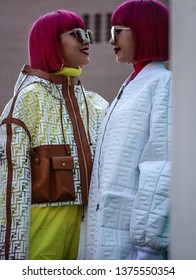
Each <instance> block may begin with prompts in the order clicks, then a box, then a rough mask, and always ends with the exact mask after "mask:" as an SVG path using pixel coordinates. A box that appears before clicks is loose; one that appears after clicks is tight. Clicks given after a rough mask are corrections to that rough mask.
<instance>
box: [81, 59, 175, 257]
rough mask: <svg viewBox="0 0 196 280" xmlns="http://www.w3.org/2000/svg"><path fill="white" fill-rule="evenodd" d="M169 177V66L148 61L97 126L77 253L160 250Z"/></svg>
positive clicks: (165, 229)
mask: <svg viewBox="0 0 196 280" xmlns="http://www.w3.org/2000/svg"><path fill="white" fill-rule="evenodd" d="M170 178H171V72H170V71H168V70H167V69H166V68H165V66H164V64H163V63H161V62H152V63H150V64H148V65H147V66H146V67H145V68H143V70H142V71H141V72H140V73H139V74H138V75H137V76H136V78H135V79H134V80H132V81H131V82H130V83H129V84H128V85H127V86H126V87H125V88H124V90H123V94H122V95H121V98H118V97H117V98H116V99H115V100H114V102H113V103H112V105H111V107H110V110H109V112H108V113H107V115H106V117H105V119H104V121H103V124H102V126H101V129H100V134H99V138H98V143H97V148H96V155H95V160H94V166H93V173H92V179H91V186H90V196H89V205H88V209H87V213H86V218H85V219H84V221H83V223H82V228H81V238H80V249H79V254H78V258H79V259H114V260H115V259H136V258H137V255H141V254H139V251H138V250H140V248H141V249H142V250H144V251H146V252H148V254H146V255H148V257H149V255H150V254H151V255H152V256H153V254H155V255H157V253H158V254H159V253H160V254H161V253H162V252H164V251H165V250H166V249H167V246H168V242H169V229H168V215H169V208H170V198H169V191H170ZM136 248H137V249H136ZM136 253H137V254H136ZM149 258H150V257H149ZM152 259H155V257H154V258H153V257H152Z"/></svg>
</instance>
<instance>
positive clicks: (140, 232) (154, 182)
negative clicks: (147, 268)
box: [130, 72, 171, 260]
mask: <svg viewBox="0 0 196 280" xmlns="http://www.w3.org/2000/svg"><path fill="white" fill-rule="evenodd" d="M169 73H170V72H169ZM170 150H171V74H169V75H166V76H164V78H162V79H161V80H160V81H159V83H158V85H157V88H156V91H155V94H154V95H153V97H152V109H151V116H150V125H149V139H148V142H147V144H146V146H145V149H144V152H143V154H142V157H141V160H140V164H139V170H140V177H139V187H138V192H137V194H136V198H135V201H134V207H133V211H132V215H131V224H130V234H131V239H132V241H133V244H134V245H135V259H153V260H154V259H164V258H165V254H166V251H167V247H168V243H169V227H168V219H169V209H170V195H169V194H170V181H171V154H170V153H171V152H170Z"/></svg>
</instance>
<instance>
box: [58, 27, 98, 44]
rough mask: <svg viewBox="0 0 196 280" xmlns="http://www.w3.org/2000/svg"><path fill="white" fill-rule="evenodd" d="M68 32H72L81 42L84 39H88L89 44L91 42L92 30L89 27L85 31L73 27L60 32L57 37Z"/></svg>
mask: <svg viewBox="0 0 196 280" xmlns="http://www.w3.org/2000/svg"><path fill="white" fill-rule="evenodd" d="M69 34H73V35H74V36H75V37H76V39H77V40H78V42H79V43H81V44H84V43H85V42H86V41H88V42H89V43H90V44H92V43H93V32H92V31H91V30H89V29H87V30H86V31H85V30H84V29H82V28H74V29H73V30H71V31H69V32H66V33H64V34H62V35H61V36H59V38H62V37H64V36H67V35H69Z"/></svg>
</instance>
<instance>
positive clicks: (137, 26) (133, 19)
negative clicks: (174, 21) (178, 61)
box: [111, 0, 169, 62]
mask: <svg viewBox="0 0 196 280" xmlns="http://www.w3.org/2000/svg"><path fill="white" fill-rule="evenodd" d="M111 21H112V25H121V26H127V27H130V29H131V32H132V34H133V37H134V40H135V46H136V47H135V54H134V58H133V59H134V61H136V62H142V61H148V60H162V61H167V60H168V59H169V11H168V8H167V7H166V6H165V5H163V4H161V3H160V2H158V1H156V0H129V1H126V2H124V3H123V4H121V5H120V6H118V7H117V8H116V10H115V11H114V12H113V14H112V18H111Z"/></svg>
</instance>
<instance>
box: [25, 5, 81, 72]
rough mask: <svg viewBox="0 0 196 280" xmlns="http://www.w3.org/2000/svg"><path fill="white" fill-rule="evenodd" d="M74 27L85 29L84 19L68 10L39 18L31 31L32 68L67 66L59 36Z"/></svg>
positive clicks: (46, 68)
mask: <svg viewBox="0 0 196 280" xmlns="http://www.w3.org/2000/svg"><path fill="white" fill-rule="evenodd" d="M73 28H83V29H85V23H84V21H83V19H82V18H81V17H80V16H79V15H77V14H75V13H73V12H71V11H67V10H57V11H54V12H51V13H48V14H46V15H44V16H42V17H40V18H38V19H37V20H36V21H35V23H34V24H33V25H32V28H31V30H30V33H29V41H28V51H29V62H30V65H31V67H32V68H36V69H40V70H43V71H46V72H49V73H51V72H55V71H57V70H59V69H60V68H61V67H62V66H63V65H65V66H66V61H64V59H63V57H62V54H61V41H60V39H59V36H60V35H61V34H63V33H65V32H67V31H70V30H72V29H73Z"/></svg>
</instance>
